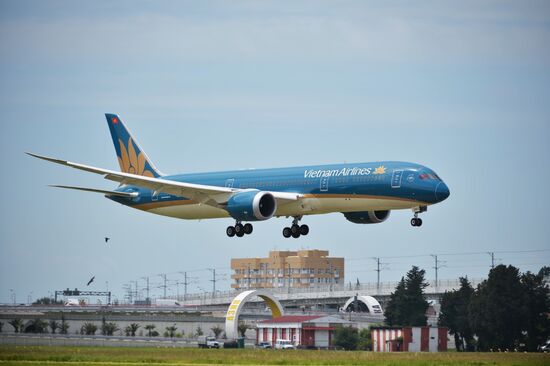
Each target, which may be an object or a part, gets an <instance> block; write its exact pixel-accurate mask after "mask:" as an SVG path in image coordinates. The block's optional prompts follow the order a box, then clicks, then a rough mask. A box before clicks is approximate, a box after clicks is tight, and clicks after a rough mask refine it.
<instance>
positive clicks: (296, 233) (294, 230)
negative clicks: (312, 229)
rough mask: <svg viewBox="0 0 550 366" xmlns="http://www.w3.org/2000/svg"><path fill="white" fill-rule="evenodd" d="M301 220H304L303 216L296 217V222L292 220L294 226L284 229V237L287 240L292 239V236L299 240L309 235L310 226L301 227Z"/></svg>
mask: <svg viewBox="0 0 550 366" xmlns="http://www.w3.org/2000/svg"><path fill="white" fill-rule="evenodd" d="M301 219H302V216H296V217H294V220H292V226H291V227H285V228H284V229H283V236H284V237H285V238H290V237H291V236H292V237H293V238H295V239H297V238H299V237H300V236H301V235H307V234H309V226H307V225H299V222H300V220H301Z"/></svg>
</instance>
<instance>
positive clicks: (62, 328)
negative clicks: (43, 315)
mask: <svg viewBox="0 0 550 366" xmlns="http://www.w3.org/2000/svg"><path fill="white" fill-rule="evenodd" d="M68 332H69V323H67V321H65V314H63V313H61V326H60V327H59V334H67V333H68Z"/></svg>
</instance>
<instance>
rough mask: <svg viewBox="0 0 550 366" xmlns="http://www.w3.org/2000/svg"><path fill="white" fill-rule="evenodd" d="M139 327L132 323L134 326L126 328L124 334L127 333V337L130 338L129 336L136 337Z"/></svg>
mask: <svg viewBox="0 0 550 366" xmlns="http://www.w3.org/2000/svg"><path fill="white" fill-rule="evenodd" d="M139 327H140V325H139V324H137V323H132V324H130V325H128V326H127V327H126V328H124V332H125V333H126V337H129V336H132V337H135V336H136V332H137V330H138V329H139Z"/></svg>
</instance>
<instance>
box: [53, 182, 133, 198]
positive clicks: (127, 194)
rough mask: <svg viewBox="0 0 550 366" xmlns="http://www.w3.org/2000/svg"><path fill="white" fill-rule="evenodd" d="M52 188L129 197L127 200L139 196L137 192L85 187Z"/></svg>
mask: <svg viewBox="0 0 550 366" xmlns="http://www.w3.org/2000/svg"><path fill="white" fill-rule="evenodd" d="M50 187H56V188H66V189H76V190H78V191H86V192H95V193H103V194H105V195H107V196H119V197H127V198H135V197H137V196H138V195H139V193H137V192H117V191H106V190H103V189H95V188H84V187H73V186H58V185H51V186H50Z"/></svg>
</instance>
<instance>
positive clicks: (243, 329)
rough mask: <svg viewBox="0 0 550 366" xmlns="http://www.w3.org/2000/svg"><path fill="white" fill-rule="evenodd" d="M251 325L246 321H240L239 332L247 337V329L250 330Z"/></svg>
mask: <svg viewBox="0 0 550 366" xmlns="http://www.w3.org/2000/svg"><path fill="white" fill-rule="evenodd" d="M248 328H249V326H248V324H246V323H245V322H239V325H237V330H238V331H239V334H240V335H241V337H243V338H244V337H245V334H246V331H247V330H248Z"/></svg>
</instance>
